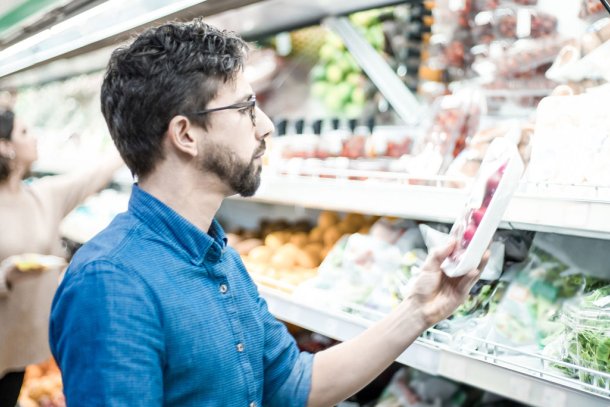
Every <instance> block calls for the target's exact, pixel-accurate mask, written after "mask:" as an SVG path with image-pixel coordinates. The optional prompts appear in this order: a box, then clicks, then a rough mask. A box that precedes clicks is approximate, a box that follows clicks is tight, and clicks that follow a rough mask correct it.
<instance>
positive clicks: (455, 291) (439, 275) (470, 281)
mask: <svg viewBox="0 0 610 407" xmlns="http://www.w3.org/2000/svg"><path fill="white" fill-rule="evenodd" d="M455 244H456V242H455V241H451V242H450V243H449V244H447V245H446V246H444V247H441V248H438V249H435V250H433V251H432V252H430V254H429V255H428V258H427V259H426V261H425V263H424V265H423V267H422V268H421V271H420V273H419V274H418V275H417V276H416V277H415V278H414V279H413V280H411V283H410V284H409V288H408V292H407V298H406V300H408V301H410V303H411V306H415V307H416V308H417V309H418V311H419V312H421V316H422V318H423V320H424V322H425V323H426V325H427V326H432V325H434V324H436V323H437V322H440V321H442V320H443V319H445V318H447V317H448V316H449V315H451V314H452V313H453V311H455V309H456V308H457V307H458V306H459V305H460V304H462V302H464V300H465V299H466V297H467V296H468V293H469V292H470V289H471V288H472V286H473V285H474V283H475V282H476V281H477V280H478V279H479V276H480V275H481V272H480V271H479V270H477V269H475V270H472V271H471V272H469V273H468V274H466V275H464V276H462V277H453V278H452V277H447V275H445V273H444V272H443V271H442V270H441V263H443V260H445V258H446V257H447V256H449V255H450V254H451V252H452V251H453V248H454V247H455ZM483 268H484V267H483V266H481V267H479V269H480V270H482V269H483Z"/></svg>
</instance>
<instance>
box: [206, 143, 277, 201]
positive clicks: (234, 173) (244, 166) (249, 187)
mask: <svg viewBox="0 0 610 407" xmlns="http://www.w3.org/2000/svg"><path fill="white" fill-rule="evenodd" d="M264 150H265V141H262V142H261V145H260V147H259V148H257V149H256V151H254V153H253V154H252V158H251V159H250V161H249V162H244V161H241V160H240V159H239V157H237V154H235V152H233V151H231V150H229V149H228V148H227V147H224V146H222V145H220V144H216V143H214V144H212V143H208V144H207V145H206V147H205V150H204V151H205V153H204V156H203V158H202V161H201V169H202V170H203V171H205V172H207V171H209V172H212V173H213V174H216V175H217V176H218V178H220V179H221V180H222V181H224V182H225V183H226V184H227V185H228V186H229V187H230V188H231V189H232V190H233V191H234V192H236V193H238V194H239V195H241V196H244V197H247V196H252V195H254V193H255V192H256V190H257V189H258V187H259V185H260V183H261V170H262V166H261V165H258V166H257V163H256V162H255V160H256V158H255V156H256V155H258V154H260V153H261V152H262V151H264Z"/></svg>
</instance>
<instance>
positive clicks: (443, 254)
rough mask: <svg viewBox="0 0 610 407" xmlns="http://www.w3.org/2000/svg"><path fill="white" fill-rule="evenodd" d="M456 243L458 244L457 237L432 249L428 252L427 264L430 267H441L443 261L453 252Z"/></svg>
mask: <svg viewBox="0 0 610 407" xmlns="http://www.w3.org/2000/svg"><path fill="white" fill-rule="evenodd" d="M455 245H456V241H455V239H450V240H449V242H447V244H445V245H443V246H439V247H436V248H434V249H432V251H431V252H430V254H428V259H427V261H426V263H427V264H426V266H428V268H438V267H440V265H441V263H442V262H443V261H445V259H446V258H447V256H449V255H450V254H451V253H452V252H453V249H454V248H455Z"/></svg>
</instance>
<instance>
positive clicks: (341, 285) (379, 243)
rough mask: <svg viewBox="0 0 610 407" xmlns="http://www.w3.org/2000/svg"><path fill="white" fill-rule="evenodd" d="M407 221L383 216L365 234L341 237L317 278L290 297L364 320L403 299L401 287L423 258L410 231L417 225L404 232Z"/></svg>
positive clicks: (377, 316) (418, 238)
mask: <svg viewBox="0 0 610 407" xmlns="http://www.w3.org/2000/svg"><path fill="white" fill-rule="evenodd" d="M409 225H411V223H410V222H406V223H405V222H404V221H398V222H394V223H392V222H391V221H389V220H387V219H384V218H382V219H381V220H380V221H378V222H377V223H376V224H375V225H373V227H372V228H371V230H370V235H363V234H359V233H356V234H352V235H350V236H345V237H343V238H342V239H340V240H339V241H338V242H337V244H336V245H335V246H334V247H333V249H332V250H331V251H330V252H329V253H328V255H327V256H326V258H325V259H324V261H323V262H322V264H321V265H320V268H319V270H318V276H317V277H316V278H314V279H312V280H310V281H307V282H305V283H304V284H302V285H301V286H300V287H298V288H297V290H296V291H295V296H302V297H303V298H307V299H309V300H311V299H312V298H316V300H317V301H320V302H321V303H329V304H328V305H329V306H331V307H335V308H339V309H341V310H343V311H347V312H353V313H358V314H361V315H363V316H365V317H366V318H369V319H377V318H379V316H380V315H382V314H381V313H385V312H389V311H390V310H392V309H393V308H394V307H395V306H396V305H398V304H399V303H400V301H402V299H403V296H402V290H403V289H404V287H405V286H406V285H407V284H408V281H409V279H410V278H411V276H412V274H413V272H415V271H416V269H417V268H419V267H421V265H422V264H423V261H424V259H425V257H426V252H425V251H424V250H422V249H421V248H419V247H421V246H422V243H421V237H418V236H414V233H413V232H411V230H414V231H415V232H416V233H418V232H417V228H411V229H406V230H405V228H404V227H405V226H409ZM329 292H332V295H331V294H329Z"/></svg>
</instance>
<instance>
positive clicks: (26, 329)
mask: <svg viewBox="0 0 610 407" xmlns="http://www.w3.org/2000/svg"><path fill="white" fill-rule="evenodd" d="M37 158H38V151H37V141H36V138H35V137H34V136H33V135H32V133H31V132H29V131H28V127H27V126H26V125H25V124H24V123H23V122H22V121H20V120H19V118H17V117H15V114H14V113H13V112H12V111H10V110H0V231H1V232H0V262H1V263H0V407H5V406H6V407H14V406H15V404H16V402H17V398H18V396H19V392H20V389H21V385H22V383H23V377H24V373H25V367H26V366H27V365H29V364H33V363H40V362H42V361H44V360H46V359H48V358H49V357H50V351H49V345H48V317H49V312H50V307H51V301H52V299H53V295H54V293H55V290H56V288H57V285H58V279H59V274H60V272H61V269H62V267H60V266H55V267H51V268H49V269H45V270H44V271H41V270H34V271H30V272H27V273H25V272H22V271H19V270H18V269H17V261H18V259H19V257H18V256H19V255H22V254H24V253H36V254H39V255H54V256H60V257H65V251H64V250H63V248H62V245H61V240H60V235H59V225H60V222H61V221H62V219H63V218H64V217H65V216H66V215H67V214H68V213H70V211H72V209H74V208H75V207H76V206H77V205H78V204H79V203H81V202H82V201H83V200H84V199H85V198H86V197H87V196H89V195H91V194H93V193H95V192H97V191H99V190H101V189H102V188H104V187H105V186H107V185H108V183H109V182H110V181H111V179H112V175H113V174H114V172H115V171H116V170H117V169H118V168H119V167H120V166H121V165H122V161H121V159H120V157H119V155H118V154H117V153H116V152H114V154H112V156H110V157H106V159H105V160H102V162H101V163H99V164H98V165H94V166H91V167H90V168H87V169H79V171H78V172H73V173H69V174H65V175H57V176H49V177H44V178H41V179H38V180H35V181H34V182H33V183H31V184H30V185H26V184H25V183H24V182H23V179H24V178H25V177H27V176H28V174H29V173H30V169H31V166H32V164H33V163H34V162H35V161H36V159H37ZM34 268H36V266H35V265H34Z"/></svg>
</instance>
